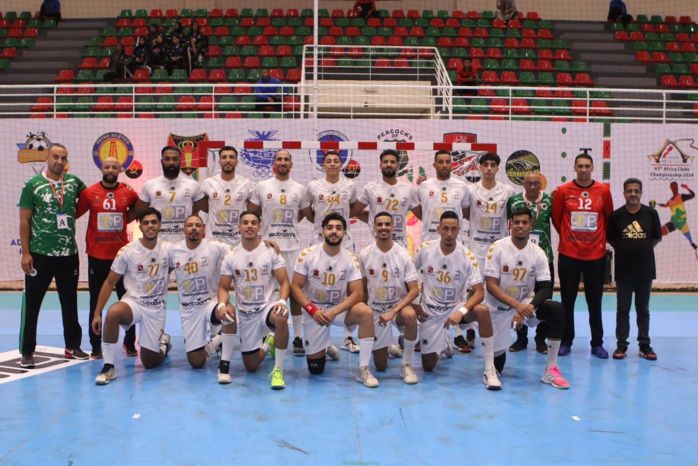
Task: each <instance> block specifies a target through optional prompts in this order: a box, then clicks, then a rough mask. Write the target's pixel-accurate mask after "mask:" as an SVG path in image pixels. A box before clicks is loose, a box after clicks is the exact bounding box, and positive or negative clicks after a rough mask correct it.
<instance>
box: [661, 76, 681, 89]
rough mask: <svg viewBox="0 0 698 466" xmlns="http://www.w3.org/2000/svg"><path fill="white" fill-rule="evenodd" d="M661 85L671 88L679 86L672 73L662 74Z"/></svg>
mask: <svg viewBox="0 0 698 466" xmlns="http://www.w3.org/2000/svg"><path fill="white" fill-rule="evenodd" d="M662 86H664V87H671V88H678V87H681V86H680V85H679V82H678V81H677V80H676V76H674V75H673V74H665V75H663V76H662Z"/></svg>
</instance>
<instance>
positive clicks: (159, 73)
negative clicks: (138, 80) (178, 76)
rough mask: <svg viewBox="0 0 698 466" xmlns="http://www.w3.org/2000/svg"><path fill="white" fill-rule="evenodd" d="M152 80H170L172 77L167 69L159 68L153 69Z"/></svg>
mask: <svg viewBox="0 0 698 466" xmlns="http://www.w3.org/2000/svg"><path fill="white" fill-rule="evenodd" d="M150 80H151V81H152V82H161V81H169V80H170V77H169V76H168V74H167V70H164V69H157V70H153V74H152V75H151V76H150Z"/></svg>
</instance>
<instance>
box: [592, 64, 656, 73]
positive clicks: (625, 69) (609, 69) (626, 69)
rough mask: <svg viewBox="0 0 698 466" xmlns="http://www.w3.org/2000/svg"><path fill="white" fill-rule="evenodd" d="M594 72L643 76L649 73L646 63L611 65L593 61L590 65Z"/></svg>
mask: <svg viewBox="0 0 698 466" xmlns="http://www.w3.org/2000/svg"><path fill="white" fill-rule="evenodd" d="M589 68H590V69H591V71H592V73H599V74H604V73H605V74H623V73H627V74H639V75H642V76H645V75H647V67H646V66H644V65H640V64H637V65H610V64H599V63H592V64H591V66H590V67H589Z"/></svg>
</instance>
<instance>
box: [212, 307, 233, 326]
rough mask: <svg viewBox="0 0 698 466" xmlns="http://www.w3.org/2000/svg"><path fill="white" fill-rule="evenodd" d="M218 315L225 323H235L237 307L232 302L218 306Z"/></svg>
mask: <svg viewBox="0 0 698 466" xmlns="http://www.w3.org/2000/svg"><path fill="white" fill-rule="evenodd" d="M216 314H217V315H216V317H218V320H220V321H221V323H222V324H223V325H230V324H234V323H235V308H234V307H233V305H232V304H230V303H227V304H226V305H225V306H220V305H219V306H218V309H216Z"/></svg>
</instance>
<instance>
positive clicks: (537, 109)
mask: <svg viewBox="0 0 698 466" xmlns="http://www.w3.org/2000/svg"><path fill="white" fill-rule="evenodd" d="M531 110H532V111H533V113H536V114H539V115H541V114H546V113H551V109H550V108H549V106H548V101H547V100H544V99H536V100H532V101H531Z"/></svg>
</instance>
